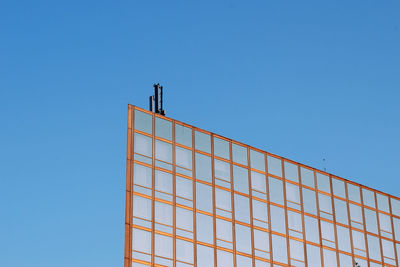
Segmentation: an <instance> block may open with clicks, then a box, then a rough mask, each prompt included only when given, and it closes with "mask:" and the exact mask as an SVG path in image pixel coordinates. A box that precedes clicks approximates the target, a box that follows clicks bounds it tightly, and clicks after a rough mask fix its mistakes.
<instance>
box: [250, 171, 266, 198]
mask: <svg viewBox="0 0 400 267" xmlns="http://www.w3.org/2000/svg"><path fill="white" fill-rule="evenodd" d="M251 186H252V188H253V189H255V190H257V191H261V192H263V193H267V179H266V177H265V175H264V174H261V173H258V172H255V171H252V172H251Z"/></svg>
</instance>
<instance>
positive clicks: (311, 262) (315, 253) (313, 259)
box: [307, 244, 322, 267]
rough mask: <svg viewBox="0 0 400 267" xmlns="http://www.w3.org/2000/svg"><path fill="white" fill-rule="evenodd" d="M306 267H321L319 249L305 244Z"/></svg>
mask: <svg viewBox="0 0 400 267" xmlns="http://www.w3.org/2000/svg"><path fill="white" fill-rule="evenodd" d="M307 263H308V266H312V267H321V266H322V265H321V251H320V248H319V247H316V246H313V245H309V244H307Z"/></svg>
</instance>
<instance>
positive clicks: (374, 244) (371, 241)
mask: <svg viewBox="0 0 400 267" xmlns="http://www.w3.org/2000/svg"><path fill="white" fill-rule="evenodd" d="M367 240H368V252H369V257H370V258H371V259H373V260H376V261H381V246H380V244H379V238H378V237H375V236H372V235H367Z"/></svg>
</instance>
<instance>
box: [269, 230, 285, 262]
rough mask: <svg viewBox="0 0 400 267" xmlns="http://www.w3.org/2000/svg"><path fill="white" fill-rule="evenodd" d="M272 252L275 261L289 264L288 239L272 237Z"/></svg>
mask: <svg viewBox="0 0 400 267" xmlns="http://www.w3.org/2000/svg"><path fill="white" fill-rule="evenodd" d="M272 251H273V257H274V261H277V262H281V263H288V256H287V243H286V238H284V237H281V236H278V235H272Z"/></svg>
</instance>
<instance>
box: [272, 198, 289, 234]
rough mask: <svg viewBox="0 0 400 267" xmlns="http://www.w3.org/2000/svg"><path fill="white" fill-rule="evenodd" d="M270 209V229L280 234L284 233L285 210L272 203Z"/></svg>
mask: <svg viewBox="0 0 400 267" xmlns="http://www.w3.org/2000/svg"><path fill="white" fill-rule="evenodd" d="M270 209H271V230H272V231H275V232H279V233H282V234H286V219H285V210H284V209H282V208H280V207H277V206H274V205H271V206H270Z"/></svg>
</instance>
